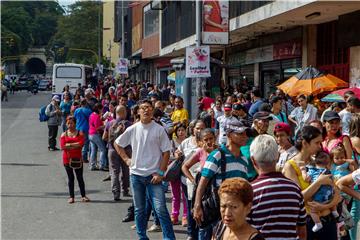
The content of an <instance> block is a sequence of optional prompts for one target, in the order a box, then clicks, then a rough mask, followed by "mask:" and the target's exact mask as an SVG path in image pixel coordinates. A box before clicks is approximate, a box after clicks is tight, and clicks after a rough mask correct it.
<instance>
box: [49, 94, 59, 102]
mask: <svg viewBox="0 0 360 240" xmlns="http://www.w3.org/2000/svg"><path fill="white" fill-rule="evenodd" d="M51 100H54V101H57V102H60V98H59V96H58V95H55V96H53V97H52V99H51Z"/></svg>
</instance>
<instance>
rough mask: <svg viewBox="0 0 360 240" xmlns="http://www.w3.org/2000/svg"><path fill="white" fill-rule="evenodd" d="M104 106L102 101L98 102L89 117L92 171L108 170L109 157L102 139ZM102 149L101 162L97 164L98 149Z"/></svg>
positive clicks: (90, 166) (90, 165)
mask: <svg viewBox="0 0 360 240" xmlns="http://www.w3.org/2000/svg"><path fill="white" fill-rule="evenodd" d="M102 108H103V106H102V105H101V104H100V103H96V104H95V105H94V108H93V113H92V114H91V115H90V117H89V140H90V164H89V168H90V170H91V171H94V170H98V169H99V170H101V171H108V170H109V168H108V159H107V152H106V147H105V143H104V141H103V140H102V135H103V133H104V127H105V126H104V123H103V122H102V119H101V113H102ZM98 149H99V150H100V160H99V164H98V165H97V164H96V155H97V150H98Z"/></svg>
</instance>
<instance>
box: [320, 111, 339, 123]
mask: <svg viewBox="0 0 360 240" xmlns="http://www.w3.org/2000/svg"><path fill="white" fill-rule="evenodd" d="M323 119H324V122H328V121H331V120H334V119H340V116H339V114H338V113H337V112H335V111H326V112H325V113H324V117H323Z"/></svg>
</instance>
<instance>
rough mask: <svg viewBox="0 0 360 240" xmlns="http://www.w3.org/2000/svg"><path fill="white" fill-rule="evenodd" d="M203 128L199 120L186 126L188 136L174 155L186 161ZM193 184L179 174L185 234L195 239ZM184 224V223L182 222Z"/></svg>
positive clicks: (194, 149) (196, 232)
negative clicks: (184, 203)
mask: <svg viewBox="0 0 360 240" xmlns="http://www.w3.org/2000/svg"><path fill="white" fill-rule="evenodd" d="M203 129H205V123H204V122H203V121H202V120H200V119H197V120H193V121H192V122H191V123H190V124H189V127H188V129H187V130H188V132H189V137H188V138H186V139H185V140H184V141H183V142H182V143H181V144H180V146H179V147H178V149H177V150H176V151H175V156H176V157H180V156H183V157H184V162H186V161H187V160H188V159H190V157H191V156H192V155H193V154H194V153H195V151H196V149H197V148H198V143H199V142H198V138H197V136H198V134H199V133H200V132H201V130H203ZM192 186H193V184H189V185H188V184H187V180H186V177H185V176H184V175H182V176H181V187H182V191H183V192H184V194H185V198H186V202H187V234H188V238H195V239H197V236H198V228H197V226H196V222H195V221H194V219H193V215H192V212H191V206H192V202H191V199H192V193H193V189H192V188H190V187H192ZM184 225H185V224H184Z"/></svg>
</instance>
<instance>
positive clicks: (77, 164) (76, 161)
mask: <svg viewBox="0 0 360 240" xmlns="http://www.w3.org/2000/svg"><path fill="white" fill-rule="evenodd" d="M69 166H70V167H71V168H73V169H79V168H81V167H82V160H81V158H69Z"/></svg>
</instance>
